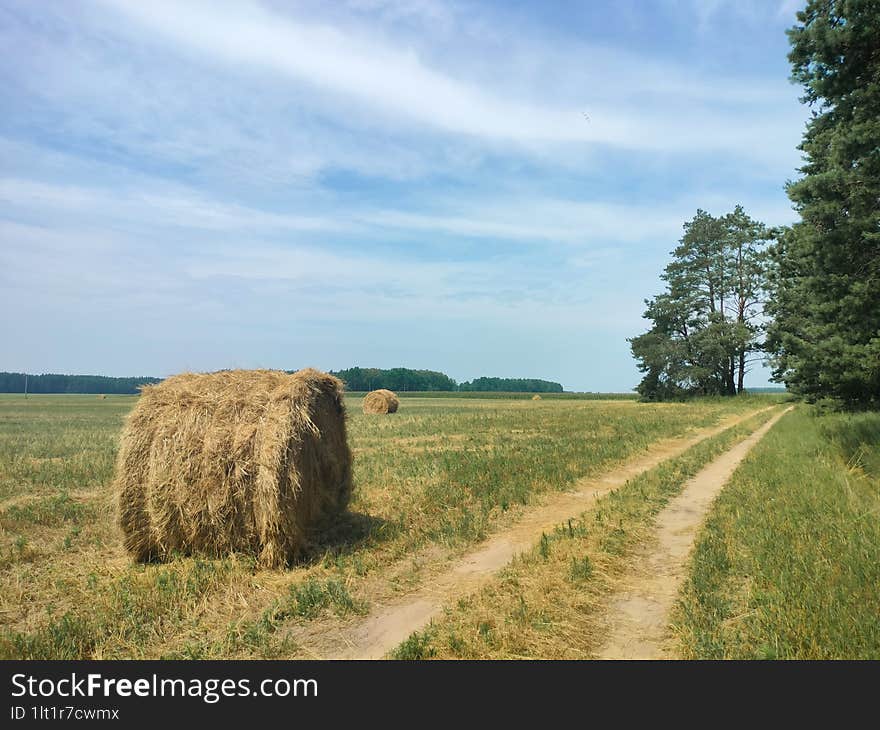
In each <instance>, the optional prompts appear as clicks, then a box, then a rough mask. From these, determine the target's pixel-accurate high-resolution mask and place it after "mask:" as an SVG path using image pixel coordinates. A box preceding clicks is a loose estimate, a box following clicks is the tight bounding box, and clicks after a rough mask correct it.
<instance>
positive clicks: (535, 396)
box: [532, 393, 541, 400]
mask: <svg viewBox="0 0 880 730" xmlns="http://www.w3.org/2000/svg"><path fill="white" fill-rule="evenodd" d="M532 400H541V396H539V395H538V394H537V393H535V394H534V395H533V396H532Z"/></svg>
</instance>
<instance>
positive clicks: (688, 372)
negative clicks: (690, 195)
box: [630, 0, 880, 407]
mask: <svg viewBox="0 0 880 730" xmlns="http://www.w3.org/2000/svg"><path fill="white" fill-rule="evenodd" d="M797 18H798V21H799V24H798V25H796V26H795V27H793V28H791V29H790V30H789V31H788V36H789V42H790V44H791V50H790V52H789V55H788V59H789V61H790V62H791V64H792V69H793V71H792V80H793V81H795V82H797V83H800V84H801V85H802V86H803V88H804V92H805V93H804V96H803V97H802V101H803V102H804V103H806V104H808V105H809V106H810V107H811V111H812V114H811V118H810V120H809V121H808V122H807V125H806V130H805V132H804V135H803V139H802V142H801V144H800V145H799V146H798V149H800V150H801V151H802V152H803V160H804V164H803V166H802V167H801V168H800V170H799V172H800V173H801V177H800V178H799V179H797V180H795V181H793V182H789V183H787V185H786V192H787V194H788V197H789V199H790V200H791V201H792V203H793V205H794V208H795V210H796V211H797V213H798V214H799V216H800V220H799V221H798V222H797V223H794V224H793V225H791V226H785V227H780V228H776V229H768V228H767V227H766V226H765V225H764V224H763V223H761V222H759V221H755V220H752V219H751V218H750V217H749V216H748V215H747V214H746V213H745V211H744V210H743V209H742V207H741V206H737V207H736V208H735V209H734V211H733V212H732V213H728V214H727V215H724V216H721V217H718V218H716V217H713V216H711V215H710V214H708V213H706V212H705V211H702V210H698V211H697V214H696V215H695V216H694V218H693V219H692V220H691V221H688V222H687V223H685V225H684V235H683V236H682V238H681V239H680V241H679V245H678V247H677V248H676V249H675V250H674V251H672V261H671V262H670V263H669V264H668V265H667V266H666V268H665V270H664V272H663V274H662V275H661V278H662V279H663V281H664V282H665V284H666V290H665V291H664V292H663V293H662V294H660V295H658V296H655V297H654V298H652V299H649V300H646V302H645V303H646V305H647V307H646V310H645V314H644V316H645V318H646V319H649V320H650V321H651V323H652V325H651V327H650V329H649V330H648V331H647V332H645V333H644V334H642V335H639V336H637V337H633V338H631V339H630V346H631V349H632V353H633V356H634V357H635V358H636V360H637V363H638V367H639V369H640V370H641V371H642V372H643V373H644V377H643V378H642V381H641V382H640V383H639V385H638V387H637V390H638V392H639V393H640V394H641V395H642V397H643V398H645V399H648V400H663V399H669V398H681V397H687V396H693V395H734V394H736V393H740V392H742V391H743V377H744V375H745V373H746V372H747V371H748V366H749V363H751V362H754V361H755V360H757V359H761V358H763V359H764V360H765V361H766V362H767V363H768V364H770V365H771V366H772V368H773V380H774V381H775V382H779V383H784V384H785V385H786V387H787V388H788V389H789V390H790V391H791V392H793V393H796V394H798V395H801V396H803V397H805V398H806V399H808V400H810V401H815V400H818V399H820V398H831V399H834V400H837V401H838V402H841V403H843V404H845V405H847V406H850V407H877V406H878V405H880V12H878V3H877V1H876V0H809V2H808V3H807V6H806V8H805V9H804V10H802V11H800V12H799V13H798V15H797Z"/></svg>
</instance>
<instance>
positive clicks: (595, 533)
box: [390, 412, 772, 659]
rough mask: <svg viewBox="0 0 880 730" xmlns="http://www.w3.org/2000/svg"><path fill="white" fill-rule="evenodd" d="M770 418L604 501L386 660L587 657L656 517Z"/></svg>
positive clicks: (699, 448)
mask: <svg viewBox="0 0 880 730" xmlns="http://www.w3.org/2000/svg"><path fill="white" fill-rule="evenodd" d="M771 416H772V413H769V412H768V413H761V414H758V415H756V416H754V417H752V418H750V419H748V420H747V421H746V422H744V423H742V424H740V425H739V426H736V427H734V428H731V429H728V430H727V431H724V432H723V433H721V434H719V435H717V436H715V437H713V438H711V439H707V440H706V441H703V442H702V443H700V444H698V445H696V446H694V447H692V448H691V449H689V450H688V451H687V452H685V453H684V454H683V455H681V456H680V457H678V458H675V459H671V460H669V461H667V462H664V463H663V464H661V465H659V466H657V467H655V468H654V469H652V470H650V471H648V472H646V473H644V474H642V475H640V476H638V477H636V478H634V479H632V480H630V481H629V482H627V483H626V484H625V485H624V486H622V487H620V488H619V489H616V490H614V491H612V492H610V493H609V494H608V495H606V496H604V497H602V498H601V499H599V500H598V501H597V502H596V504H595V505H594V506H593V508H591V509H590V510H588V511H586V512H584V513H583V514H581V515H580V516H579V517H577V518H576V519H571V520H568V521H567V522H566V523H565V524H562V525H559V526H558V527H557V528H556V529H555V530H554V531H553V532H552V533H549V534H545V535H543V536H542V538H541V540H540V541H539V542H538V544H537V545H536V546H535V547H534V548H533V549H532V550H531V551H529V552H527V553H523V554H522V555H520V556H519V557H518V558H517V559H516V560H514V562H512V563H511V564H510V565H509V566H508V567H506V568H505V569H504V570H502V571H501V572H500V573H499V575H498V577H497V578H496V579H495V580H493V581H492V582H491V584H490V585H488V586H486V587H485V588H483V589H482V590H481V591H478V592H477V593H475V594H474V595H472V596H469V597H466V598H463V599H461V600H460V601H459V602H458V604H457V605H456V606H453V607H450V608H448V609H446V611H445V613H444V615H443V616H442V617H441V618H440V619H439V620H438V621H436V622H434V623H432V624H431V625H430V626H429V627H427V628H426V629H425V630H424V631H421V632H416V633H414V634H412V635H411V636H410V637H409V638H408V639H407V640H406V641H405V642H403V643H402V644H401V645H400V646H398V647H397V648H396V649H395V650H394V651H393V652H391V653H390V656H391V657H392V658H396V659H413V658H421V659H428V658H438V659H452V658H459V659H516V658H545V659H550V658H553V659H557V658H558V659H584V658H589V657H590V656H591V655H592V652H593V651H594V650H595V649H596V648H597V644H599V643H601V640H602V638H603V637H604V629H605V627H604V626H603V625H602V615H603V611H602V609H603V608H604V605H605V603H604V602H605V599H606V598H607V595H608V594H609V593H610V591H611V590H613V588H614V587H615V585H616V580H617V579H618V577H619V576H620V574H622V573H623V572H624V571H625V570H626V569H627V568H628V566H629V564H630V562H631V559H632V555H633V553H634V551H635V549H636V548H637V547H638V546H639V545H640V544H641V543H642V541H643V540H645V539H647V538H648V537H649V536H650V534H651V529H652V524H653V518H654V516H655V515H656V514H657V513H658V512H659V511H660V510H661V509H663V507H664V506H665V505H666V503H667V502H668V501H669V500H670V499H671V498H672V497H673V496H675V495H676V494H678V493H679V492H680V491H681V489H682V487H683V485H684V483H685V482H686V481H687V480H688V479H689V478H690V477H691V476H693V475H694V474H696V473H697V472H698V471H699V470H700V469H702V468H703V467H704V466H705V465H706V464H708V463H709V462H710V461H712V460H713V459H714V458H715V457H716V456H718V455H720V454H721V453H723V452H724V451H726V450H727V449H729V448H730V447H731V446H732V445H733V444H734V443H736V442H737V441H739V440H741V439H742V438H744V437H745V436H746V435H747V434H748V433H751V432H752V431H754V430H755V429H756V428H758V426H760V425H761V424H762V423H764V422H765V421H766V420H768V419H769V418H770V417H771Z"/></svg>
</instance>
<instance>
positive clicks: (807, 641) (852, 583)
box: [674, 406, 880, 659]
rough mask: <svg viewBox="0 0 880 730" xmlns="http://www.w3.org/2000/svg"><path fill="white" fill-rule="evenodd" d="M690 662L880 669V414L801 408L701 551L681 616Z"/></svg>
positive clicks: (757, 454) (723, 502)
mask: <svg viewBox="0 0 880 730" xmlns="http://www.w3.org/2000/svg"><path fill="white" fill-rule="evenodd" d="M674 633H675V639H676V641H677V643H678V648H679V651H680V653H681V655H682V656H683V657H686V658H691V659H880V413H863V414H857V415H851V414H842V413H826V414H824V415H819V414H817V412H816V411H815V409H812V408H810V407H806V406H802V407H801V408H799V409H797V410H796V411H795V412H794V413H791V414H789V415H787V416H786V417H785V418H783V419H782V420H781V421H780V422H779V424H778V425H777V426H776V427H775V428H774V429H773V431H771V433H769V434H768V435H767V436H766V437H765V438H764V440H763V441H762V442H761V443H760V444H758V446H757V447H756V448H755V449H754V451H753V452H752V453H751V454H750V455H749V457H748V458H747V459H746V460H745V461H744V462H743V464H742V465H741V466H740V467H739V469H738V470H737V472H736V474H735V475H734V479H733V481H732V483H731V485H730V486H728V488H727V489H725V491H724V492H723V493H722V494H721V496H720V497H719V499H718V500H717V502H716V503H715V505H714V506H713V509H712V511H711V513H710V515H709V519H708V521H707V523H706V526H705V528H704V530H703V531H702V533H701V536H700V538H699V539H698V542H697V546H696V550H695V553H694V558H693V564H692V568H691V575H690V578H689V579H688V581H687V583H686V584H685V587H684V589H683V592H682V596H681V599H680V602H679V605H678V607H677V609H676V612H675V622H674Z"/></svg>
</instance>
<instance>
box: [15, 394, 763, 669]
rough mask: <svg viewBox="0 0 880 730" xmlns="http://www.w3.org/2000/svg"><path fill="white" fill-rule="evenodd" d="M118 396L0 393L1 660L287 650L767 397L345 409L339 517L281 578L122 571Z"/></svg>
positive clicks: (175, 565)
mask: <svg viewBox="0 0 880 730" xmlns="http://www.w3.org/2000/svg"><path fill="white" fill-rule="evenodd" d="M134 402H135V399H134V398H131V397H114V396H111V397H108V398H107V399H105V400H99V399H96V398H94V397H92V396H34V397H31V398H28V399H27V400H24V399H23V398H22V397H21V396H0V657H2V658H18V657H28V658H49V657H52V658H99V657H100V658H111V657H143V658H150V657H160V656H162V657H177V658H209V657H223V656H239V657H256V656H297V655H298V654H297V651H298V650H297V648H296V647H295V646H293V645H292V644H291V643H290V642H289V640H288V639H286V638H285V637H286V634H287V632H284V631H280V629H281V628H282V627H284V626H285V625H286V624H292V623H296V624H301V623H307V622H312V621H336V620H343V619H344V618H345V617H346V616H348V615H350V614H357V613H361V612H363V611H366V610H367V609H368V607H369V603H370V601H371V600H376V596H375V595H374V593H372V591H373V586H375V585H376V584H377V579H381V580H382V581H384V582H385V583H386V584H388V585H389V586H390V588H388V590H392V591H398V590H399V591H404V590H407V589H408V588H409V587H411V586H412V585H414V584H415V583H416V582H417V581H418V580H420V579H421V578H420V576H421V573H420V571H421V570H422V568H421V567H420V566H422V565H423V563H424V561H425V560H428V558H425V559H424V560H423V557H422V556H424V555H428V556H429V558H430V556H433V555H439V556H440V557H439V558H438V559H445V558H446V557H448V556H449V555H450V554H455V553H456V551H458V552H460V551H463V550H465V549H467V548H468V547H469V546H470V545H473V544H474V543H475V542H478V541H480V540H482V539H483V538H484V537H485V536H487V535H488V534H491V532H493V531H495V530H497V529H499V528H500V527H503V526H504V525H505V524H508V523H509V522H510V521H512V520H514V519H516V517H517V515H518V514H519V513H520V512H521V511H522V510H523V509H525V508H526V507H527V506H528V505H529V504H531V503H533V502H534V501H535V500H540V499H541V495H542V494H543V493H546V492H549V491H553V490H560V489H565V488H567V487H568V486H569V485H570V484H571V483H572V482H573V481H574V480H575V479H577V478H579V477H582V476H588V475H591V474H597V473H599V472H601V471H603V470H605V469H608V468H611V467H612V466H613V465H614V464H616V463H618V462H620V461H622V460H624V459H626V458H628V457H631V456H633V455H634V454H637V453H639V452H641V451H643V450H644V449H646V448H647V447H649V446H650V445H651V444H652V443H653V442H655V441H656V440H658V439H661V438H665V437H673V436H677V435H681V434H682V433H684V432H685V431H687V430H688V429H689V428H692V427H702V426H707V425H710V424H713V423H716V422H717V421H718V420H719V419H720V418H722V417H726V416H729V415H732V414H736V413H741V412H745V411H748V410H750V409H755V408H759V407H761V406H762V405H766V404H767V403H769V402H772V401H771V400H768V399H767V398H766V397H756V398H745V399H736V400H733V401H718V402H714V401H707V402H697V403H689V404H640V403H637V402H634V401H632V400H620V401H610V402H605V401H576V400H553V401H552V402H551V401H550V400H549V399H548V400H544V401H535V402H532V401H522V400H517V401H509V400H500V399H493V400H488V399H486V400H480V399H476V398H473V399H445V398H444V399H419V398H407V399H406V400H405V401H404V405H403V407H402V408H401V411H400V412H398V413H397V414H395V415H394V416H389V417H366V416H364V415H363V414H361V413H360V400H359V399H356V398H350V399H349V401H348V410H349V414H350V417H349V441H350V443H351V446H352V449H353V453H354V456H355V467H354V468H355V483H356V488H355V494H354V498H353V500H352V504H351V514H349V515H347V516H346V517H345V518H344V519H343V520H342V521H341V523H340V525H339V526H338V527H337V529H336V530H335V531H334V532H333V533H332V534H328V535H325V536H323V537H321V539H320V540H317V541H316V542H315V544H314V546H313V548H312V550H311V551H310V553H309V554H308V555H307V556H306V558H305V559H304V560H303V561H302V562H301V563H300V564H297V565H295V566H292V567H291V568H290V569H289V570H285V571H265V570H257V569H255V567H254V565H253V561H252V560H250V559H249V558H248V557H247V556H241V555H238V556H236V555H233V556H229V557H228V558H225V559H221V560H206V559H202V558H199V557H179V558H176V559H175V560H173V561H171V562H169V563H167V564H164V565H136V564H132V563H131V561H130V560H129V559H128V557H127V556H126V555H125V554H124V553H123V552H122V550H121V547H120V538H119V535H118V532H117V528H116V525H115V517H114V514H115V505H114V503H113V498H112V494H111V493H110V489H109V486H110V482H111V480H112V476H113V464H114V461H115V456H116V448H117V441H118V435H119V431H120V429H121V426H122V422H123V418H124V416H125V414H126V413H127V411H128V410H129V409H130V408H131V406H132V405H133V404H134ZM420 561H421V562H420ZM207 566H211V567H210V568H209V567H207ZM378 582H381V581H378Z"/></svg>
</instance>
